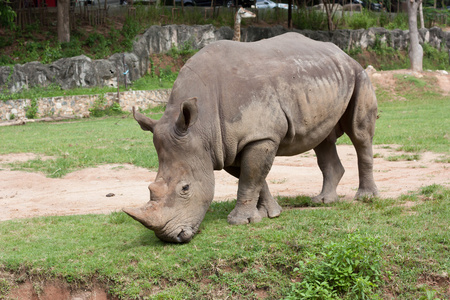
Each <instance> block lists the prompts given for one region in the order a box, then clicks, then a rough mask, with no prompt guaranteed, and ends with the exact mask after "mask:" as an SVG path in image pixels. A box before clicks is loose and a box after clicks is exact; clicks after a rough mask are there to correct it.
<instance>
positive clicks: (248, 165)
mask: <svg viewBox="0 0 450 300" xmlns="http://www.w3.org/2000/svg"><path fill="white" fill-rule="evenodd" d="M276 149H277V147H276V144H275V143H273V142H271V141H260V142H255V143H252V144H249V145H247V146H246V147H245V148H244V149H243V150H242V152H241V159H240V162H241V163H240V172H239V175H238V176H239V185H238V195H237V201H236V206H235V208H234V209H233V210H232V211H231V213H230V214H229V215H228V223H230V224H232V225H237V224H247V223H256V222H259V221H261V219H262V218H263V217H266V216H269V215H271V216H273V217H275V216H277V215H279V214H280V212H281V208H279V209H280V211H277V208H276V206H278V203H276V205H275V204H274V203H273V202H274V201H275V200H274V199H273V197H272V196H271V195H270V193H269V192H268V187H267V184H266V176H267V174H268V173H269V171H270V168H271V167H272V163H273V160H274V158H275V153H276ZM236 169H238V168H235V170H236ZM227 171H229V169H228V170H227ZM233 175H234V174H233ZM235 176H236V175H235ZM269 197H270V198H269ZM260 201H261V202H260ZM258 204H260V205H258ZM258 206H259V208H260V209H258ZM261 211H262V212H263V213H262V214H261Z"/></svg>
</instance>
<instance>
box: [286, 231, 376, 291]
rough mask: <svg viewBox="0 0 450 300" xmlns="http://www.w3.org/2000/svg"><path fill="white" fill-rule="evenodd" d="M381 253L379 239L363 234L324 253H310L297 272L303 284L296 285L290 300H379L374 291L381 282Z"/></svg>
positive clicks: (328, 246) (327, 247) (326, 248)
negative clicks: (347, 299)
mask: <svg viewBox="0 0 450 300" xmlns="http://www.w3.org/2000/svg"><path fill="white" fill-rule="evenodd" d="M381 253H382V244H381V243H380V240H379V238H375V237H365V236H362V235H361V234H359V233H354V234H349V235H348V236H347V238H346V239H344V240H343V241H342V242H340V243H331V244H329V245H326V246H325V249H324V252H323V253H320V254H312V253H309V255H308V258H306V261H305V262H303V261H301V262H299V267H298V268H296V269H294V271H295V272H296V273H297V275H298V276H301V277H302V281H301V282H296V283H294V284H292V290H291V293H290V294H289V296H288V297H287V299H336V298H338V297H342V296H346V297H347V298H349V299H376V298H379V297H378V295H376V294H375V293H374V289H375V288H377V286H378V285H377V284H378V283H380V282H381V275H382V273H381V268H382V258H381Z"/></svg>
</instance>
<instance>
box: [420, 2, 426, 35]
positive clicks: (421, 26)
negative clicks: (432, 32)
mask: <svg viewBox="0 0 450 300" xmlns="http://www.w3.org/2000/svg"><path fill="white" fill-rule="evenodd" d="M419 16H420V28H421V29H423V28H425V23H424V21H423V8H422V2H420V5H419Z"/></svg>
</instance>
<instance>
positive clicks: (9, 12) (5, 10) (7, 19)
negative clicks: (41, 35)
mask: <svg viewBox="0 0 450 300" xmlns="http://www.w3.org/2000/svg"><path fill="white" fill-rule="evenodd" d="M10 3H11V2H10V1H9V0H0V25H1V26H5V27H9V28H10V29H15V27H16V24H14V19H15V17H16V12H15V11H14V10H13V9H12V7H11V6H10V5H9V4H10Z"/></svg>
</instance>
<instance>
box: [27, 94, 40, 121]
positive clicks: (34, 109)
mask: <svg viewBox="0 0 450 300" xmlns="http://www.w3.org/2000/svg"><path fill="white" fill-rule="evenodd" d="M25 111H26V112H25V116H26V117H27V118H28V119H35V118H36V117H37V116H38V100H37V98H33V99H31V103H30V106H26V107H25Z"/></svg>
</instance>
